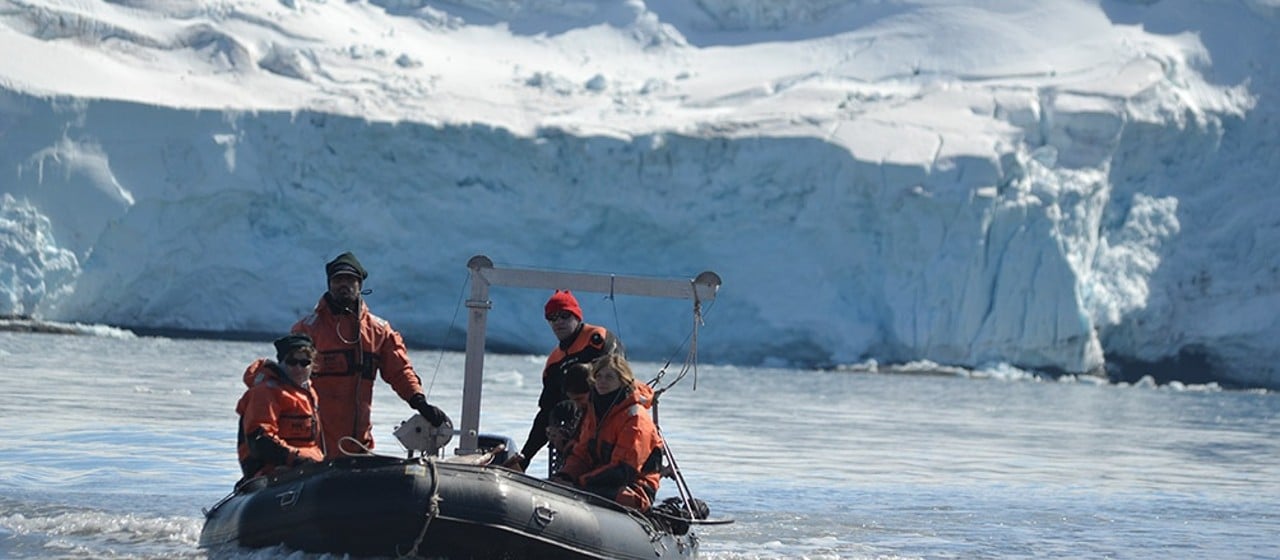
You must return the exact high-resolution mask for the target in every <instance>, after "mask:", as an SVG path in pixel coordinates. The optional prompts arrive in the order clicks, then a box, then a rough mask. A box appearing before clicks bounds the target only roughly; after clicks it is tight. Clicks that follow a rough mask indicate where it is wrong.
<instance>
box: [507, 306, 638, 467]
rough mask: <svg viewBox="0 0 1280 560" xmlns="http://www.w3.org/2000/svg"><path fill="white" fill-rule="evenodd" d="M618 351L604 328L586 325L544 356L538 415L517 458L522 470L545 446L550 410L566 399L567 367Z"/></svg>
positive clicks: (587, 362)
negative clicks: (520, 456) (545, 359)
mask: <svg viewBox="0 0 1280 560" xmlns="http://www.w3.org/2000/svg"><path fill="white" fill-rule="evenodd" d="M622 351H623V350H622V345H621V343H619V342H618V338H617V337H616V336H614V335H613V333H611V332H609V330H608V329H605V328H604V327H600V326H596V325H588V324H587V323H582V325H581V326H580V327H578V332H577V333H576V334H575V335H574V336H573V338H570V339H569V340H568V341H567V342H565V341H562V342H561V343H560V344H558V345H556V347H555V349H554V350H552V351H551V354H550V355H549V356H547V364H546V366H544V367H543V368H542V394H541V395H539V396H538V414H537V415H536V416H534V417H533V426H530V428H529V437H528V438H526V439H525V440H524V447H523V448H521V449H520V454H521V455H523V456H524V468H526V469H527V468H529V462H530V461H532V460H533V456H534V455H537V454H538V451H539V450H540V449H542V447H543V446H545V445H546V444H547V426H549V425H550V417H551V409H553V408H555V407H556V405H558V404H560V403H561V402H562V401H564V400H565V399H568V398H569V395H567V394H565V392H564V376H565V371H567V370H568V369H569V366H571V365H573V364H578V363H583V364H589V363H591V362H592V361H593V360H595V359H596V358H599V357H600V356H603V355H605V354H610V353H613V352H619V353H620V352H622Z"/></svg>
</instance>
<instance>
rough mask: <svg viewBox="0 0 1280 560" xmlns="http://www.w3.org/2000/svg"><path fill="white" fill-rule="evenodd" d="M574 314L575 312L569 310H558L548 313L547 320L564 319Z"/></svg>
mask: <svg viewBox="0 0 1280 560" xmlns="http://www.w3.org/2000/svg"><path fill="white" fill-rule="evenodd" d="M573 316H574V314H573V313H569V312H568V311H557V312H555V313H548V314H547V320H548V321H564V320H567V319H569V318H570V317H573Z"/></svg>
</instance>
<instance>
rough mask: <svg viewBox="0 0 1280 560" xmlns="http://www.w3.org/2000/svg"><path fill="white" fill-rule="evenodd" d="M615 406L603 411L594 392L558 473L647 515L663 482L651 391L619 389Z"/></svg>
mask: <svg viewBox="0 0 1280 560" xmlns="http://www.w3.org/2000/svg"><path fill="white" fill-rule="evenodd" d="M619 391H620V392H621V395H619V397H618V402H616V403H613V405H612V406H609V407H608V409H607V410H604V412H603V415H604V417H603V418H601V414H600V412H599V410H600V408H602V407H599V405H598V402H599V400H600V396H599V395H596V394H595V393H592V395H591V400H590V402H589V403H588V405H587V411H586V414H584V415H583V417H582V426H581V427H580V428H579V431H578V439H577V441H576V442H574V445H573V453H572V454H570V455H569V458H568V459H567V460H566V461H565V465H564V467H563V468H561V469H560V472H559V473H556V477H557V478H560V479H568V480H570V481H572V482H573V483H574V484H575V485H576V486H578V487H579V488H583V489H585V490H588V491H590V492H592V493H595V494H598V495H600V496H603V497H605V498H609V499H611V500H614V501H616V502H618V503H620V504H622V505H624V506H628V507H632V508H635V509H638V510H640V511H647V510H648V509H649V506H650V505H652V504H653V498H654V496H655V495H657V493H658V485H659V484H660V483H661V481H662V474H661V467H662V446H663V442H662V436H660V435H658V426H657V425H656V424H654V423H653V416H651V415H650V412H649V408H650V407H652V406H653V388H652V387H649V386H648V385H646V384H645V383H642V382H640V381H636V382H634V383H632V386H631V390H629V391H628V390H627V389H626V388H622V389H619Z"/></svg>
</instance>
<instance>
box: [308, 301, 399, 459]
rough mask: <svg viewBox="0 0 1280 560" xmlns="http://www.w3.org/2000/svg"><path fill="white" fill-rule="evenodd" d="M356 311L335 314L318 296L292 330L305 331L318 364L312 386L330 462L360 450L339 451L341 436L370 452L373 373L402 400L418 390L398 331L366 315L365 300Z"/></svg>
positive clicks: (313, 373) (349, 445)
mask: <svg viewBox="0 0 1280 560" xmlns="http://www.w3.org/2000/svg"><path fill="white" fill-rule="evenodd" d="M358 307H359V309H358V311H357V312H356V313H355V314H352V313H337V312H335V310H334V309H333V308H332V306H330V304H329V302H328V300H327V299H326V298H325V297H324V296H321V297H320V301H319V302H318V303H317V304H316V307H315V310H314V311H313V312H312V313H311V314H310V315H308V316H306V317H303V318H302V319H301V320H299V321H298V322H297V323H296V324H294V325H293V328H292V329H291V330H292V332H295V333H298V332H301V333H307V334H308V335H309V336H311V340H313V341H314V342H315V345H316V351H317V355H316V362H317V363H316V365H315V366H313V368H312V372H311V385H312V386H313V387H315V391H316V395H317V396H318V397H319V399H320V400H319V405H320V417H321V419H322V420H323V421H324V426H325V430H324V446H325V449H326V451H327V453H328V455H327V456H328V457H329V458H334V457H342V456H344V455H345V453H344V452H343V450H344V449H345V450H346V451H348V452H352V453H356V452H359V451H360V450H359V449H358V448H357V447H356V446H355V445H352V444H350V443H348V444H346V446H345V447H339V442H340V440H341V439H342V438H344V437H352V438H354V439H355V440H356V441H358V442H360V444H362V445H364V447H366V448H368V449H370V450H372V449H373V445H374V444H373V430H372V428H371V426H370V421H369V413H370V409H371V407H372V405H373V385H374V378H375V375H376V374H378V373H379V372H380V373H381V375H382V380H383V381H386V382H387V383H388V384H390V385H391V388H392V389H394V390H395V392H396V394H397V395H399V396H400V398H401V399H403V400H404V401H405V402H409V399H412V398H413V396H414V395H415V394H418V393H421V392H422V381H421V380H420V379H419V378H418V374H417V373H416V372H414V370H413V366H412V365H411V364H410V363H409V352H408V350H407V349H406V348H405V345H404V339H403V338H401V337H400V333H399V332H396V330H395V329H393V328H391V324H390V323H388V322H386V321H385V320H383V319H382V318H380V317H378V316H376V315H374V314H373V313H370V312H369V310H368V308H367V307H365V306H364V302H363V301H361V302H360V304H359V305H358ZM357 341H359V344H357Z"/></svg>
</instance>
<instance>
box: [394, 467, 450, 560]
mask: <svg viewBox="0 0 1280 560" xmlns="http://www.w3.org/2000/svg"><path fill="white" fill-rule="evenodd" d="M426 463H427V468H428V469H429V470H430V471H431V494H430V495H429V497H428V498H427V513H426V515H424V517H425V518H426V519H425V521H423V522H422V530H421V531H418V538H416V539H414V540H413V548H411V549H409V552H406V553H404V554H401V555H400V556H397V557H396V560H403V559H407V558H418V557H419V556H418V548H419V547H421V546H422V541H423V540H425V539H426V538H427V528H428V527H430V526H431V522H432V521H433V520H435V518H436V516H438V515H440V470H439V468H437V467H436V460H435V458H434V457H427V458H426ZM396 550H397V551H399V550H400V547H398V546H397V547H396Z"/></svg>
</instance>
